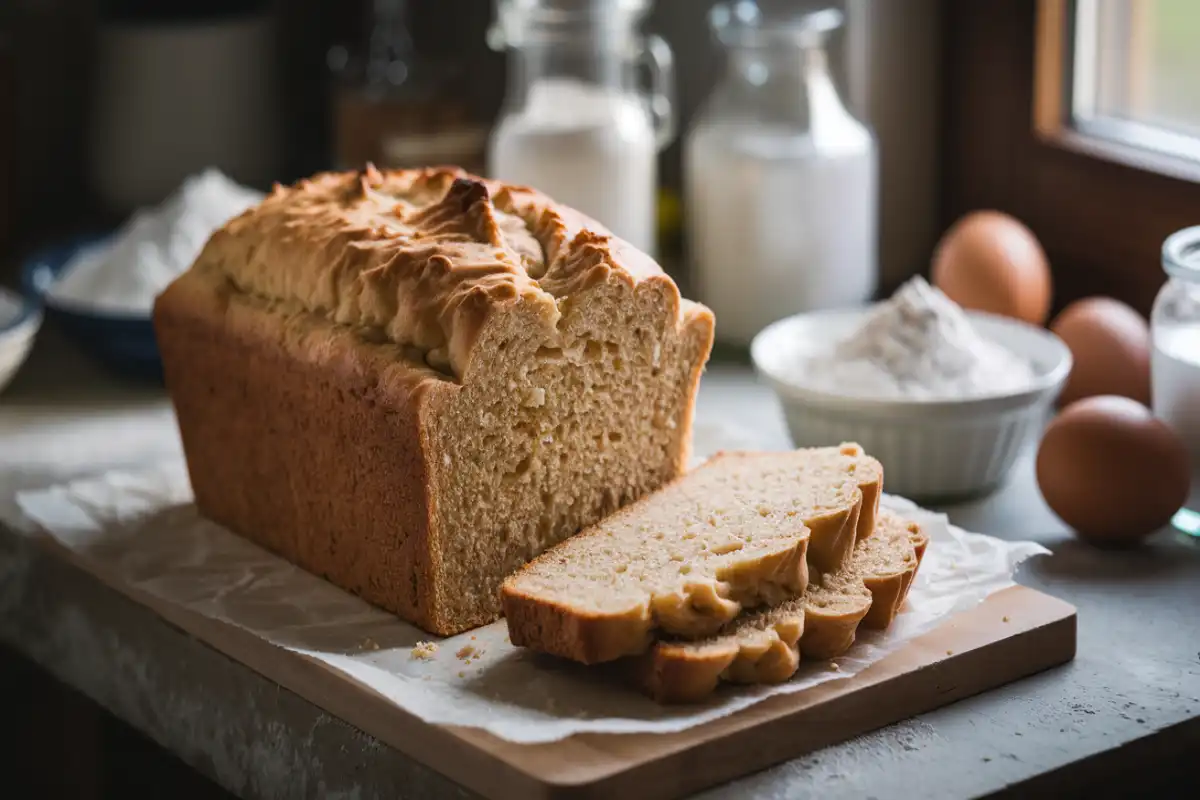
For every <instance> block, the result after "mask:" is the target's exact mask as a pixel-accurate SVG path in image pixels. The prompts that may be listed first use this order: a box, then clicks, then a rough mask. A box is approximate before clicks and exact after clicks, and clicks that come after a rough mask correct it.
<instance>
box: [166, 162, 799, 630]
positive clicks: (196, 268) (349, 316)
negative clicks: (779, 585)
mask: <svg viewBox="0 0 1200 800" xmlns="http://www.w3.org/2000/svg"><path fill="white" fill-rule="evenodd" d="M154 324H155V329H156V332H157V336H158V343H159V347H160V350H161V353H162V359H163V365H164V369H165V374H166V383H167V388H168V390H169V393H170V396H171V399H172V401H173V403H174V407H175V411H176V414H177V417H178V422H179V429H180V433H181V436H182V441H183V447H184V451H185V454H186V457H187V464H188V469H189V473H190V477H191V482H192V487H193V489H194V492H195V497H196V503H197V505H198V507H199V509H200V510H201V512H202V513H204V514H205V515H207V516H208V517H210V518H212V519H214V520H216V521H217V522H219V523H222V524H223V525H225V526H227V527H229V528H231V529H232V530H234V531H236V532H237V533H239V534H242V535H244V536H246V537H248V538H250V539H252V540H253V541H255V542H258V543H259V544H261V545H263V546H265V547H267V548H269V549H270V550H272V551H274V552H276V553H279V554H281V555H283V556H284V557H286V558H288V559H289V560H291V561H293V562H295V563H296V564H298V565H300V566H302V567H303V568H305V569H307V570H309V571H312V572H314V573H317V574H319V575H323V576H326V577H327V578H328V579H329V580H331V581H332V582H333V583H335V584H337V585H338V586H341V587H343V588H345V589H347V590H350V591H353V592H357V593H358V594H360V595H362V596H363V597H364V598H365V599H367V600H368V601H370V602H372V603H374V604H376V605H378V606H380V607H382V608H384V609H387V610H389V611H391V612H393V613H395V614H397V615H399V616H401V617H403V618H405V619H407V620H410V621H412V622H414V623H416V624H418V625H420V626H421V627H423V628H425V629H426V630H428V631H431V632H433V633H437V634H453V633H456V632H459V631H462V630H465V629H468V628H471V627H474V626H478V625H482V624H485V623H488V622H491V621H493V620H495V619H496V618H497V617H498V616H499V614H500V598H499V587H500V583H501V581H502V580H503V578H504V577H505V576H506V575H509V574H510V573H512V572H513V571H514V570H516V569H517V568H518V567H520V566H521V565H522V564H524V563H525V562H527V561H529V560H530V559H532V558H533V557H535V556H537V555H538V554H539V553H541V552H542V551H544V550H545V549H546V548H548V547H550V546H552V545H554V544H555V543H557V542H559V541H562V540H563V539H566V538H567V537H569V536H571V535H572V534H574V533H576V532H577V531H579V530H580V529H582V528H584V527H586V526H588V525H591V524H593V523H595V522H597V521H599V520H600V519H601V518H603V517H605V516H607V515H608V514H611V513H612V512H613V511H615V510H617V509H618V508H620V507H622V506H624V505H626V504H628V503H630V502H631V501H633V500H635V499H637V498H639V497H641V496H642V495H644V494H646V493H647V492H649V491H651V490H653V489H656V488H658V487H659V486H661V485H662V484H664V483H667V482H668V481H670V480H672V479H673V478H675V477H676V476H677V475H679V474H680V473H681V472H682V471H683V469H684V467H685V465H686V462H687V457H688V444H689V439H690V431H691V424H692V414H693V405H694V402H695V395H696V389H697V383H698V381H699V378H700V374H701V371H702V368H703V366H704V364H705V361H706V360H707V358H708V355H709V351H710V348H711V346H712V336H713V317H712V314H711V312H709V311H708V310H707V309H706V308H704V307H703V306H700V305H697V304H694V303H690V302H688V301H686V300H682V299H681V298H680V295H679V291H678V289H677V288H676V286H675V284H674V283H673V282H672V281H671V280H670V278H669V277H667V276H666V275H665V274H664V273H663V272H662V270H661V269H660V268H659V267H658V265H656V264H655V263H654V262H653V261H652V260H651V259H650V258H648V257H647V256H645V255H644V254H642V253H640V252H638V251H637V250H635V249H634V248H632V247H631V246H629V245H628V244H626V243H624V242H623V241H621V240H619V239H617V238H614V237H613V236H611V235H609V233H608V232H607V231H605V230H604V228H603V227H601V226H600V225H599V224H597V223H595V222H593V221H592V220H589V219H587V218H586V217H584V216H582V215H580V214H578V213H576V212H574V211H572V210H571V209H569V208H566V207H563V206H561V205H558V204H556V203H554V202H553V201H551V200H550V199H549V198H547V197H545V196H543V195H541V194H539V193H537V192H536V191H533V190H530V189H525V188H519V187H514V186H507V185H502V184H499V183H495V182H490V181H486V180H483V179H480V178H476V177H473V176H471V175H468V174H465V173H463V172H461V171H458V170H454V169H431V170H417V171H396V172H387V173H381V172H378V171H376V170H375V169H373V168H368V169H365V170H363V171H361V172H355V173H338V174H333V173H331V174H324V175H319V176H317V177H315V178H313V179H311V180H305V181H301V182H299V183H298V184H296V185H295V186H290V187H276V189H275V190H274V191H273V192H272V193H271V194H270V196H269V197H267V199H266V200H265V201H264V202H263V203H262V204H261V205H259V206H257V207H255V208H253V209H251V210H249V211H247V212H246V213H244V214H242V215H241V216H239V217H237V218H235V219H233V220H231V221H230V222H229V223H228V224H227V225H225V226H224V227H223V228H222V229H221V230H219V231H217V232H216V233H215V234H214V235H213V236H212V238H211V239H210V241H209V242H208V244H207V246H206V247H205V248H204V250H203V252H202V253H201V255H200V256H199V258H198V259H197V261H196V262H195V264H194V265H193V266H192V267H191V269H190V270H188V271H187V272H186V273H185V274H184V275H182V276H181V277H180V278H179V279H177V280H176V281H175V282H174V283H173V284H172V285H171V286H170V287H169V288H168V289H167V290H166V291H165V293H164V294H163V295H162V296H161V297H160V298H159V299H158V302H157V304H156V306H155V310H154ZM793 577H794V576H793Z"/></svg>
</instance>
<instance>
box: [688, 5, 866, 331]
mask: <svg viewBox="0 0 1200 800" xmlns="http://www.w3.org/2000/svg"><path fill="white" fill-rule="evenodd" d="M709 22H710V25H711V27H712V30H713V33H714V35H715V37H716V40H717V41H718V42H719V43H720V44H721V45H722V46H723V48H724V49H725V52H726V70H725V75H724V78H723V79H722V80H721V81H720V82H719V84H718V85H717V86H716V88H715V89H714V91H713V92H712V94H711V96H710V97H709V98H708V100H707V101H706V103H705V105H704V106H703V108H702V110H701V111H700V112H699V113H698V115H697V117H696V121H695V123H694V125H693V126H692V128H691V130H690V131H689V133H688V135H687V138H686V142H685V145H684V183H685V195H684V209H685V214H686V219H687V231H688V261H689V264H690V266H691V270H692V273H691V277H692V280H693V285H694V286H695V289H696V290H697V293H698V297H697V299H699V300H700V301H702V302H704V303H705V304H706V305H708V306H709V307H710V308H712V309H713V311H714V312H715V314H716V318H717V338H718V339H719V340H721V341H723V342H725V343H727V344H731V345H735V346H745V345H747V344H749V342H750V340H751V339H752V338H753V337H754V335H755V334H756V333H758V332H759V330H761V329H762V328H763V327H764V326H766V325H767V324H769V323H771V322H773V321H775V320H777V319H780V318H782V317H785V316H788V315H790V314H793V313H797V312H801V311H809V310H816V309H825V308H838V307H844V306H853V305H858V304H861V303H863V302H865V301H867V300H869V299H871V297H872V296H873V295H874V293H875V289H876V286H877V281H878V277H877V276H878V266H877V259H878V254H877V247H878V245H877V222H876V215H877V205H878V200H877V181H878V177H877V172H878V163H877V162H878V157H877V152H876V145H875V140H874V137H873V136H872V134H871V132H870V131H869V130H868V129H867V128H866V126H864V125H863V124H862V123H860V122H859V121H858V120H856V119H854V117H853V116H852V115H851V114H850V113H849V112H848V111H847V110H846V108H845V106H844V105H843V103H842V101H841V98H840V97H839V96H838V91H837V89H836V88H835V86H834V84H833V81H832V79H831V76H830V74H829V69H828V64H827V58H826V52H825V42H826V39H827V37H828V36H829V34H830V33H831V32H832V31H834V30H836V29H837V28H839V27H840V26H841V24H842V13H841V12H840V11H838V10H837V9H825V10H822V11H816V12H808V13H798V12H795V11H790V12H788V13H785V14H783V15H782V16H774V17H767V16H765V15H764V13H763V11H762V10H761V9H760V8H759V6H758V4H756V3H753V2H749V1H748V0H740V1H738V2H731V3H721V4H718V5H716V6H714V7H713V9H712V11H711V12H710V15H709Z"/></svg>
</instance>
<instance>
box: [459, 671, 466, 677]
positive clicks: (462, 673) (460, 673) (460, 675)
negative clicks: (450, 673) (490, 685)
mask: <svg viewBox="0 0 1200 800" xmlns="http://www.w3.org/2000/svg"><path fill="white" fill-rule="evenodd" d="M458 677H460V678H465V677H467V673H466V672H459V673H458Z"/></svg>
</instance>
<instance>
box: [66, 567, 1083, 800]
mask: <svg viewBox="0 0 1200 800" xmlns="http://www.w3.org/2000/svg"><path fill="white" fill-rule="evenodd" d="M50 546H51V547H54V548H55V549H58V550H59V552H61V553H62V554H63V555H64V556H65V557H67V558H68V559H70V560H72V561H74V562H75V563H77V564H79V565H80V566H81V567H83V568H85V569H87V570H88V571H89V572H92V573H93V574H96V575H97V577H99V578H100V579H101V580H103V581H105V582H106V583H108V584H109V585H110V586H112V587H113V588H114V589H116V590H117V591H120V592H122V593H124V594H126V595H128V596H129V597H131V598H132V599H134V600H136V601H138V602H140V603H142V604H144V605H146V606H149V607H150V608H152V609H154V610H155V611H156V612H157V613H158V614H159V615H161V616H162V617H163V618H165V619H167V620H168V621H169V622H171V623H172V624H174V625H177V626H179V627H180V628H182V629H184V630H185V631H187V632H188V633H190V634H191V635H193V636H195V637H197V638H198V639H200V640H202V641H204V642H206V643H207V644H209V645H210V646H212V647H214V648H216V649H217V650H220V651H221V652H223V653H225V654H226V655H228V656H230V657H232V658H234V659H237V660H238V661H240V662H242V663H243V664H246V665H247V666H249V667H250V668H252V669H254V670H255V671H257V672H259V673H261V674H262V675H264V676H265V677H267V678H269V679H271V680H274V681H276V682H277V683H279V684H280V685H282V686H285V687H287V688H288V689H290V690H291V691H293V692H295V693H296V694H298V695H300V696H301V697H304V698H306V699H307V700H309V701H310V702H312V703H314V704H315V705H317V706H320V707H321V708H323V709H325V710H326V711H328V712H329V713H331V714H334V715H335V716H338V717H340V718H342V719H344V720H346V721H347V722H349V723H350V724H352V725H355V726H356V727H358V728H360V729H361V730H363V731H365V732H366V733H369V734H370V735H372V736H374V737H375V738H377V739H379V740H381V741H383V742H386V743H387V744H389V745H391V746H392V747H394V748H395V749H397V750H399V751H401V752H403V753H406V754H407V755H409V756H410V757H412V758H414V759H416V760H418V761H420V762H422V763H424V764H427V765H428V766H429V767H431V768H433V769H435V770H437V771H438V772H441V773H442V774H444V775H446V776H448V777H450V778H451V779H453V780H455V781H457V782H458V783H460V784H462V785H464V786H466V787H468V788H470V789H472V790H474V791H475V792H478V793H479V794H482V795H484V796H486V797H495V798H511V797H520V798H543V797H545V798H549V797H555V798H558V797H563V798H583V797H587V798H591V797H597V798H599V797H606V798H607V797H621V798H622V800H635V798H671V797H679V796H683V795H686V794H690V793H692V792H695V791H698V790H700V789H704V788H706V787H709V786H712V785H715V784H718V783H723V782H725V781H728V780H732V779H733V778H737V777H739V776H742V775H746V774H748V773H751V772H755V771H757V770H760V769H763V768H765V767H768V766H771V765H772V764H777V763H779V762H781V761H786V760H788V759H791V758H795V757H797V756H801V755H804V754H806V753H810V752H812V751H814V750H818V749H820V748H822V747H827V746H829V745H831V744H836V743H838V742H841V741H844V740H846V739H849V738H851V737H854V736H856V735H858V734H861V733H865V732H867V731H870V730H874V729H876V728H880V727H883V726H885V725H888V724H890V723H892V722H897V721H899V720H902V719H906V718H908V717H911V716H914V715H916V714H920V713H923V712H925V711H930V710H932V709H934V708H938V707H939V706H943V705H946V704H948V703H952V702H954V701H956V700H961V699H962V698H964V697H969V696H971V695H974V694H978V693H980V692H983V691H986V690H988V689H993V688H995V687H997V686H1001V685H1003V684H1006V683H1009V682H1011V681H1014V680H1017V679H1019V678H1022V677H1025V676H1027V675H1032V674H1034V673H1036V672H1040V671H1042V670H1045V669H1048V668H1050V667H1053V666H1056V665H1058V664H1062V663H1065V662H1067V661H1070V660H1071V659H1072V658H1074V656H1075V609H1074V607H1072V606H1070V605H1068V604H1067V603H1064V602H1063V601H1061V600H1058V599H1056V598H1053V597H1050V596H1049V595H1046V594H1042V593H1041V592H1037V591H1034V590H1033V589H1028V588H1025V587H1022V586H1014V587H1011V588H1009V589H1005V590H1003V591H1001V592H997V593H996V594H994V595H992V596H991V597H989V598H988V599H987V600H986V601H984V602H983V603H981V604H980V605H979V606H977V607H976V608H974V609H972V610H970V611H967V612H964V613H961V614H958V615H956V616H953V617H951V618H950V619H949V620H948V621H947V622H946V623H944V624H943V625H942V626H940V627H939V628H937V629H935V630H933V631H931V632H929V633H927V634H925V635H924V636H922V637H919V638H917V639H915V640H913V641H912V642H910V643H909V644H908V645H907V646H905V647H904V648H902V649H901V650H899V651H897V652H895V653H893V654H892V655H890V656H888V657H887V658H885V659H883V660H882V661H879V662H878V663H876V664H875V665H873V666H872V667H870V668H869V669H867V670H864V671H863V672H861V673H859V674H858V675H856V676H854V677H852V678H848V679H845V680H838V681H828V682H826V683H824V684H821V685H819V686H816V687H814V688H812V689H810V690H807V691H803V692H797V693H796V694H792V695H786V696H779V697H774V698H772V699H770V700H766V701H764V702H762V703H759V704H757V705H755V706H752V707H750V708H748V709H746V710H744V711H742V712H739V713H737V714H734V715H732V716H730V717H726V718H724V719H720V720H716V721H714V722H712V723H709V724H707V725H702V726H699V727H696V728H692V729H690V730H687V731H683V732H681V733H676V734H665V735H653V734H638V735H591V734H589V735H582V736H574V737H571V738H569V739H566V740H564V741H560V742H555V743H551V744H542V745H518V744H512V743H510V742H506V741H503V740H501V739H497V738H496V737H494V736H491V735H490V734H487V733H484V732H482V731H480V730H477V729H472V728H460V727H451V726H439V725H430V724H428V723H426V722H423V721H421V720H419V719H417V718H416V717H414V716H412V715H411V714H409V713H407V712H405V711H403V710H401V709H400V708H398V707H397V706H395V705H393V704H392V703H390V702H389V701H387V700H386V699H384V698H383V697H381V696H379V695H378V694H377V693H376V692H374V691H372V690H371V689H368V688H367V687H366V686H364V685H362V684H360V683H358V682H357V681H354V680H352V679H350V678H347V677H346V676H345V675H343V674H341V673H339V672H335V671H333V670H332V669H330V668H329V667H327V666H326V665H325V664H323V663H322V662H319V661H316V660H314V659H311V658H308V657H306V656H303V655H300V654H298V653H295V652H292V651H289V650H283V649H280V648H277V647H275V646H273V645H271V644H269V643H268V642H266V641H264V640H262V639H260V638H258V637H257V636H254V635H253V634H250V633H247V632H246V631H243V630H241V629H238V628H234V627H233V626H231V625H228V624H226V623H223V622H220V621H217V620H213V619H210V618H208V617H204V616H201V615H199V614H196V613H194V612H191V611H187V610H184V609H181V608H179V607H177V606H174V605H171V604H167V603H164V602H162V601H161V600H158V599H157V598H154V597H152V596H151V595H148V594H146V593H144V592H141V591H138V590H137V589H134V588H131V587H129V586H128V585H125V584H124V583H122V582H120V581H116V580H113V579H112V577H111V576H109V575H105V574H103V573H102V572H97V570H96V569H95V568H94V567H95V565H89V564H86V563H84V562H83V561H82V560H81V559H78V558H77V557H75V556H74V554H72V553H70V551H67V550H65V549H63V548H61V547H59V546H58V545H57V544H51V545H50Z"/></svg>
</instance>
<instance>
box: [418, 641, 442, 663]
mask: <svg viewBox="0 0 1200 800" xmlns="http://www.w3.org/2000/svg"><path fill="white" fill-rule="evenodd" d="M437 651H438V646H437V645H436V644H435V643H433V642H417V646H416V647H414V648H413V649H412V657H413V658H415V659H420V660H422V661H428V660H429V659H431V658H433V657H434V655H435V654H436V653H437Z"/></svg>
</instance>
